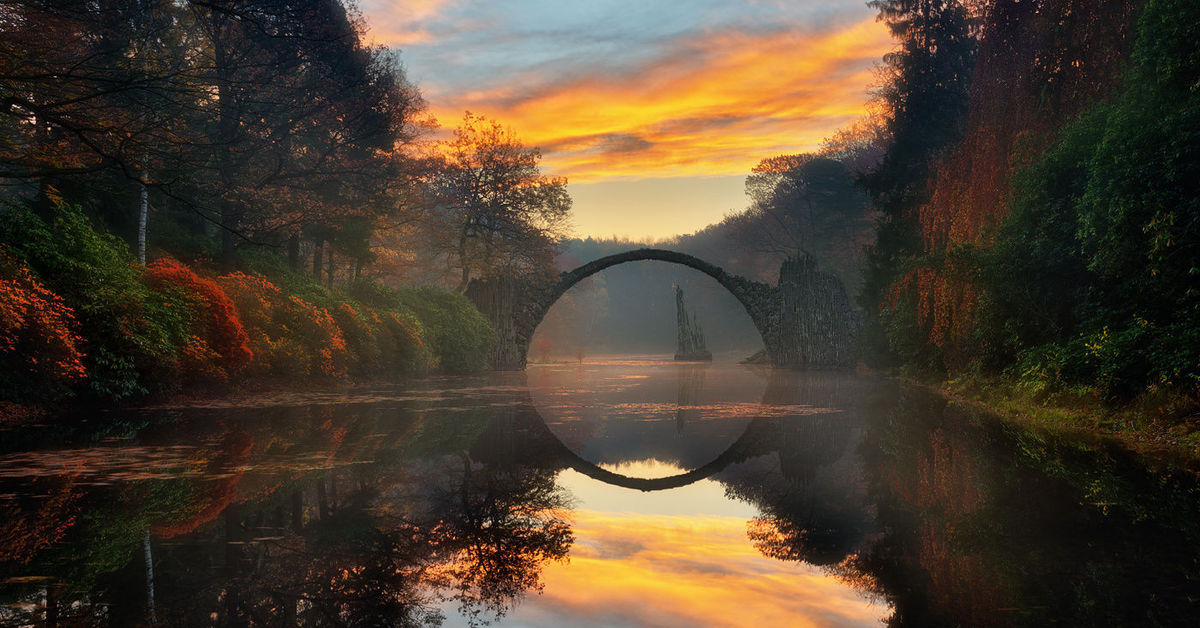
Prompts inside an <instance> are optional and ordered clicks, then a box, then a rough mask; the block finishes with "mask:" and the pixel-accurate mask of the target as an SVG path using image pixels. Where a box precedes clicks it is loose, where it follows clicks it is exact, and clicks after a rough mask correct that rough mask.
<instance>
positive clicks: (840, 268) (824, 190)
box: [729, 153, 873, 293]
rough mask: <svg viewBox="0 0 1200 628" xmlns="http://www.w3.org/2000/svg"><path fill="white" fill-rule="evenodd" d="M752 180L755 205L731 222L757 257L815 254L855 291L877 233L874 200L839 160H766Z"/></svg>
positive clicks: (814, 157) (750, 187)
mask: <svg viewBox="0 0 1200 628" xmlns="http://www.w3.org/2000/svg"><path fill="white" fill-rule="evenodd" d="M751 172H752V174H751V175H750V176H748V177H746V195H747V196H748V197H749V198H750V207H749V208H747V209H746V211H745V212H744V213H742V214H740V215H737V216H736V217H734V218H733V219H732V220H730V221H729V225H730V227H731V233H732V235H733V237H734V238H735V239H736V240H737V241H738V242H740V243H741V244H742V246H744V247H745V248H746V249H748V250H750V251H753V252H755V253H760V254H767V255H771V256H774V257H776V258H785V257H789V256H793V255H797V254H799V253H801V252H807V253H812V254H813V255H815V256H816V257H817V259H818V260H819V261H820V262H821V263H822V264H824V265H825V267H826V268H827V269H829V270H832V271H833V272H835V273H836V274H837V275H838V276H839V278H840V279H841V280H842V282H843V283H845V284H846V286H847V287H848V288H849V289H850V291H851V292H852V293H853V292H855V288H856V287H857V286H858V285H859V282H860V276H861V266H862V257H863V255H862V249H863V246H864V245H866V244H867V242H868V241H869V238H870V234H871V232H872V229H873V213H872V212H871V206H870V199H869V197H868V196H867V195H866V193H864V192H863V191H862V190H861V189H860V188H859V187H858V186H857V185H856V184H855V180H854V177H853V176H852V175H851V172H850V170H849V169H848V168H847V167H846V166H845V165H843V164H842V163H841V162H839V161H835V160H833V159H829V158H827V157H822V156H819V155H816V154H811V153H806V154H801V155H780V156H778V157H771V158H769V159H764V160H762V161H761V162H759V164H758V165H757V166H755V167H754V169H753V170H752V171H751Z"/></svg>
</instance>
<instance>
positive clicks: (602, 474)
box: [471, 402, 778, 492]
mask: <svg viewBox="0 0 1200 628" xmlns="http://www.w3.org/2000/svg"><path fill="white" fill-rule="evenodd" d="M512 421H513V422H512V424H509V425H494V426H493V427H495V428H496V429H497V431H498V432H499V433H494V434H491V435H489V436H488V437H485V438H480V439H479V441H478V444H479V446H480V447H479V449H478V450H477V451H472V455H471V457H472V458H475V459H483V458H486V457H488V455H489V453H491V452H493V451H495V450H496V449H497V447H496V445H497V441H499V440H501V439H504V438H505V437H510V438H514V439H515V442H516V443H521V444H523V445H524V446H525V447H529V448H530V449H532V450H534V451H533V452H525V453H522V454H518V456H519V458H523V459H525V460H536V461H537V462H538V463H540V464H543V465H547V464H548V465H551V466H557V467H569V468H571V469H574V470H575V471H577V472H579V473H580V474H582V475H585V476H587V477H590V478H592V479H594V480H597V481H600V482H604V483H605V484H610V485H613V486H620V487H622V488H629V489H635V490H639V491H647V492H648V491H661V490H666V489H672V488H680V487H683V486H687V485H689V484H693V483H695V482H698V481H700V480H703V479H705V478H708V477H709V476H711V475H713V474H715V473H719V472H720V471H723V470H724V469H725V468H726V467H728V466H729V465H731V464H735V463H738V462H742V461H744V460H747V459H749V458H752V457H754V456H757V455H761V454H764V453H767V452H768V451H771V443H773V442H775V441H776V440H777V439H775V438H772V436H771V435H772V434H773V433H775V432H776V431H778V430H777V424H778V419H777V418H775V417H772V418H757V419H754V420H752V421H750V423H748V424H747V425H746V429H745V430H743V431H742V434H741V436H739V437H738V438H737V439H736V440H734V441H733V443H731V444H730V445H729V447H727V448H726V449H725V451H723V452H721V453H720V454H718V455H717V456H716V457H715V458H713V459H712V460H711V461H710V462H708V463H706V464H704V465H701V466H699V467H696V468H695V469H692V470H691V471H687V472H685V473H680V474H678V475H672V476H668V477H664V478H634V477H629V476H627V475H622V474H620V473H614V472H612V471H609V470H607V469H604V468H602V467H601V466H599V465H597V464H596V463H594V462H591V461H589V460H587V459H585V458H583V457H582V456H580V455H579V454H577V453H575V452H574V451H573V450H572V449H571V448H570V447H567V445H566V444H565V443H563V442H562V441H561V440H560V439H559V438H558V436H557V435H556V434H555V433H554V432H553V431H552V430H551V429H550V427H549V426H548V425H546V421H545V419H543V418H542V415H541V413H539V412H538V411H537V408H535V407H534V406H533V403H532V402H528V403H523V404H521V406H520V407H519V408H518V409H517V410H516V413H515V415H514V416H513V417H512ZM504 449H508V451H507V453H508V454H509V455H512V454H515V453H516V452H514V451H512V449H513V448H511V447H510V448H504ZM531 453H532V455H530V454H531Z"/></svg>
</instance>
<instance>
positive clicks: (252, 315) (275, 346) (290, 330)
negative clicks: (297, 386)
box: [219, 273, 353, 377]
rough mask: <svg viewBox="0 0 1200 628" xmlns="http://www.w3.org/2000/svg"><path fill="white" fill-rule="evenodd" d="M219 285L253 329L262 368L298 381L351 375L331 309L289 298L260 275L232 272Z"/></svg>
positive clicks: (343, 339) (347, 352)
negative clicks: (297, 378) (314, 376)
mask: <svg viewBox="0 0 1200 628" xmlns="http://www.w3.org/2000/svg"><path fill="white" fill-rule="evenodd" d="M219 281H220V282H221V285H222V286H223V287H224V288H225V290H226V291H227V292H228V293H229V295H230V296H231V297H232V298H233V301H234V302H235V303H236V304H237V308H238V310H239V312H241V314H242V317H243V320H244V321H245V322H246V324H247V325H248V326H249V328H250V338H251V342H252V345H253V347H254V349H255V351H256V352H257V354H258V360H257V362H256V364H255V367H256V370H258V371H260V372H262V373H263V374H272V375H283V376H292V377H294V376H304V375H324V376H328V377H345V376H346V374H347V369H348V367H349V365H350V363H351V361H352V359H353V357H352V356H351V353H350V349H349V347H348V346H347V344H346V337H345V335H344V334H343V333H342V330H341V328H340V327H339V326H338V324H337V322H336V321H335V320H334V318H333V316H332V315H330V313H329V310H327V309H325V308H323V307H320V306H318V305H313V304H312V303H310V302H308V301H306V300H304V299H302V298H300V297H298V296H295V295H286V294H284V293H283V291H281V290H280V289H279V287H278V286H276V285H275V284H273V283H271V282H270V281H268V280H267V279H266V278H264V277H262V276H260V275H247V274H244V273H232V274H229V275H226V276H224V277H221V278H220V280H219Z"/></svg>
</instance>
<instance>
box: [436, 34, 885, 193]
mask: <svg viewBox="0 0 1200 628" xmlns="http://www.w3.org/2000/svg"><path fill="white" fill-rule="evenodd" d="M891 47H892V40H891V38H890V36H889V35H888V33H887V30H886V29H885V28H884V26H883V25H881V24H879V23H878V22H876V21H875V20H874V19H866V20H863V21H860V22H858V23H854V24H851V25H848V26H845V27H842V28H840V29H837V30H833V31H827V32H820V33H803V32H772V33H765V34H764V33H747V32H740V31H738V32H724V33H715V34H708V35H705V36H703V37H693V38H690V39H686V40H682V41H680V42H679V43H678V45H677V46H675V47H674V49H673V50H672V52H671V53H670V54H667V55H664V56H661V57H659V58H658V59H656V60H654V61H653V62H650V63H648V64H646V65H644V66H642V67H640V68H638V69H637V71H636V72H633V73H630V72H625V73H621V74H619V75H617V74H612V73H609V74H605V75H586V76H581V77H579V78H576V79H572V80H567V81H560V82H549V83H546V82H545V79H544V78H542V77H538V76H537V75H536V74H531V75H530V76H527V77H524V78H516V79H512V80H509V81H506V82H505V85H504V86H502V87H496V88H486V89H480V90H476V91H469V92H465V93H461V94H458V95H451V94H442V95H439V96H438V97H437V98H435V99H434V100H435V101H436V100H439V99H442V101H441V102H435V103H434V104H433V113H434V114H435V115H436V116H437V117H438V118H439V119H440V120H441V121H442V123H443V124H446V125H448V126H453V125H454V124H455V122H456V121H457V120H459V119H460V118H461V117H462V112H463V110H465V109H469V110H471V111H473V112H475V113H480V114H483V115H486V116H489V117H492V118H495V119H497V120H500V121H502V122H504V123H505V124H508V125H510V126H512V127H513V128H514V129H515V130H516V131H517V133H518V135H519V136H520V137H521V138H522V139H523V140H524V141H525V142H526V143H527V144H530V145H533V146H539V147H541V148H542V149H543V153H544V157H545V164H546V166H547V167H548V169H549V170H550V171H551V172H553V173H554V174H559V175H566V176H568V177H570V178H571V180H572V182H591V181H600V180H608V179H621V178H645V177H654V176H715V175H742V174H745V173H747V172H749V170H750V168H751V167H752V166H753V165H754V164H755V163H757V162H758V161H759V160H760V159H762V158H764V157H770V156H774V155H777V154H782V153H791V152H798V151H803V150H811V149H812V148H814V147H815V146H816V145H817V144H818V143H819V141H820V140H821V139H822V138H824V137H825V136H827V135H829V134H830V133H831V132H833V131H834V130H836V129H837V128H839V127H841V126H843V125H845V124H846V123H848V122H850V121H852V120H854V119H856V118H858V117H860V116H861V115H863V113H864V112H865V101H866V89H867V86H868V85H870V84H871V82H872V80H873V75H872V68H873V66H874V63H875V61H876V60H878V59H879V58H881V57H882V56H883V54H885V53H886V52H887V51H888V50H890V49H891ZM539 81H541V82H543V84H542V85H541V86H540V87H535V88H533V89H530V90H527V89H526V88H525V87H524V86H527V85H529V84H531V83H533V84H537V83H538V82H539Z"/></svg>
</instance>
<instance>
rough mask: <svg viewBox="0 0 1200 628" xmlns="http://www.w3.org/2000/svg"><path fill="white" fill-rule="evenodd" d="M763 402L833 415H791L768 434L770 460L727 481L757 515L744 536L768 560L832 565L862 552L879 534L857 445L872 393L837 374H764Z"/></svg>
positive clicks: (729, 488)
mask: <svg viewBox="0 0 1200 628" xmlns="http://www.w3.org/2000/svg"><path fill="white" fill-rule="evenodd" d="M762 373H763V375H764V377H767V388H766V391H765V392H764V395H763V403H764V404H767V405H774V406H812V407H815V408H825V409H829V411H828V412H824V413H819V414H813V415H807V416H792V417H785V418H784V419H782V420H780V421H778V422H776V425H777V427H776V428H775V429H774V430H773V431H772V432H771V433H769V434H764V435H763V439H764V440H766V441H767V446H766V447H765V448H764V449H765V450H766V451H770V452H773V454H774V455H771V456H766V457H763V458H760V459H757V460H754V461H751V462H748V463H747V464H744V465H742V466H741V468H739V469H738V470H737V472H736V473H728V474H722V476H720V479H721V480H722V481H723V482H725V484H726V492H727V494H729V495H730V496H732V497H735V498H737V499H740V500H742V501H745V502H748V503H750V504H753V505H754V506H755V507H756V508H758V510H759V513H760V514H759V516H757V517H755V518H754V519H753V520H752V521H751V522H750V524H749V527H748V530H747V536H748V537H749V538H750V541H751V542H752V543H754V546H755V547H756V548H757V549H758V550H759V551H760V552H762V554H763V555H765V556H768V557H771V558H776V559H779V560H795V561H804V562H807V563H811V564H815V565H822V566H831V565H836V564H838V563H840V562H842V561H843V560H845V559H846V557H847V556H848V555H850V554H852V553H853V552H855V551H856V550H857V548H858V547H859V546H860V544H861V543H862V542H863V540H864V539H865V538H866V537H867V535H868V534H870V533H871V532H872V531H873V530H874V527H875V524H874V518H873V511H872V508H871V507H870V503H869V499H868V496H867V495H866V490H865V486H864V484H863V480H862V477H861V475H860V473H859V470H858V464H857V461H856V460H855V458H854V455H853V454H854V448H853V447H852V446H851V445H852V443H855V442H857V441H858V439H859V438H860V437H861V434H862V429H863V425H864V422H865V417H864V416H863V415H862V414H861V411H860V410H859V409H860V408H862V407H864V405H865V404H867V403H868V402H869V398H870V397H871V396H872V393H873V391H872V389H871V387H869V386H866V385H864V382H863V380H862V379H861V378H855V377H853V376H851V375H848V374H846V373H843V372H838V371H805V372H795V371H772V370H764V371H762Z"/></svg>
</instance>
